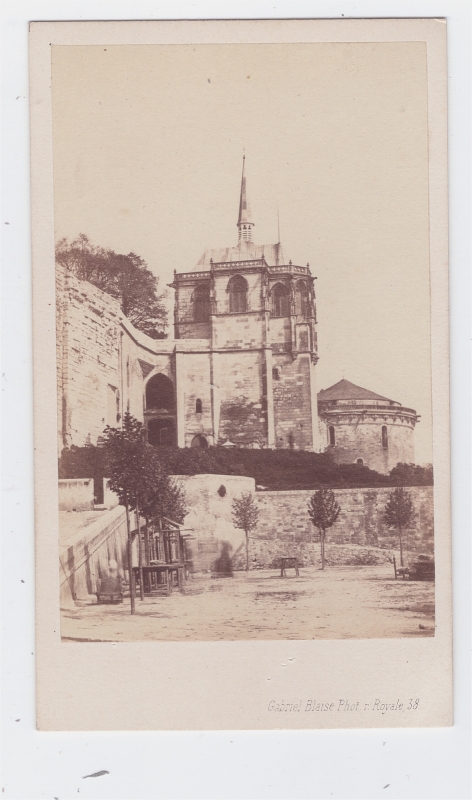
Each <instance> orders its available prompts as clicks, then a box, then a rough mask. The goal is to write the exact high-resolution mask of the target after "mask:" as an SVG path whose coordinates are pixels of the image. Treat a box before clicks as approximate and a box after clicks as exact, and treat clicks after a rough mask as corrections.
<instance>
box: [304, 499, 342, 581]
mask: <svg viewBox="0 0 472 800" xmlns="http://www.w3.org/2000/svg"><path fill="white" fill-rule="evenodd" d="M340 511H341V508H340V506H339V504H338V503H337V502H336V497H335V496H334V492H332V491H331V489H319V490H318V491H317V492H315V494H314V495H313V496H312V497H311V498H310V502H309V504H308V514H309V517H310V519H311V521H312V523H313V525H315V527H317V528H318V530H319V532H320V544H321V569H324V568H325V539H326V531H327V529H328V528H331V527H332V525H334V523H335V522H336V520H337V518H338V516H339V512H340Z"/></svg>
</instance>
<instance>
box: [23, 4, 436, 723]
mask: <svg viewBox="0 0 472 800" xmlns="http://www.w3.org/2000/svg"><path fill="white" fill-rule="evenodd" d="M445 45H446V26H445V22H444V20H425V19H417V20H393V19H389V20H387V19H385V20H360V19H358V20H347V19H346V20H340V19H339V20H315V19H311V20H308V19H307V20H298V21H297V20H278V21H276V20H220V21H218V20H200V21H198V20H193V21H190V20H189V21H185V20H175V21H163V20H161V21H157V20H156V21H143V20H141V21H135V22H121V21H120V22H83V23H79V22H75V21H71V22H65V21H64V22H51V23H49V22H44V23H43V22H38V23H32V24H31V26H30V85H31V100H30V114H31V197H32V248H33V249H32V260H33V296H34V302H33V329H34V333H33V339H34V437H35V541H36V566H35V570H36V571H35V575H36V648H37V709H38V717H37V719H38V726H39V728H40V729H41V730H68V731H70V730H87V731H92V730H96V731H99V730H117V731H133V730H140V731H142V730H151V731H152V730H161V731H166V730H218V729H219V730H235V729H244V730H257V729H259V730H260V729H262V730H277V729H286V728H287V729H298V730H303V729H306V728H321V729H323V728H331V729H335V728H354V729H355V728H381V727H395V726H397V727H408V728H419V727H426V726H438V725H440V726H447V725H449V724H451V720H452V650H451V642H452V610H451V591H452V580H451V527H450V463H449V448H450V438H449V404H448V403H449V400H448V396H449V395H448V392H449V388H448V387H449V383H448V381H449V347H448V324H449V310H448V239H447V231H448V227H447V226H448V209H447V157H446V156H447V147H446V144H447V137H446V132H447V129H446V121H447V116H446V98H447V93H446V88H447V87H446V80H447V69H446V63H447V62H446V47H445ZM164 687H165V688H164ZM118 695H119V696H123V697H124V696H125V695H126V699H125V700H124V702H122V703H118V704H117V703H116V702H114V698H116V696H118Z"/></svg>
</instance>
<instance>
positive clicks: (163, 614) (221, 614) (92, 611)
mask: <svg viewBox="0 0 472 800" xmlns="http://www.w3.org/2000/svg"><path fill="white" fill-rule="evenodd" d="M292 574H293V573H292V570H290V571H289V575H290V577H287V578H281V577H280V575H279V573H278V571H277V570H257V571H254V572H249V574H248V575H246V573H244V572H236V573H235V574H234V577H233V578H216V579H215V578H211V576H210V575H207V574H199V575H195V576H194V577H193V578H192V577H191V578H189V580H188V581H187V584H186V587H185V591H184V592H178V591H177V590H174V592H173V593H172V595H171V596H170V597H166V596H158V597H152V598H151V597H147V598H146V599H145V600H144V602H142V601H141V600H139V598H137V599H136V614H135V615H134V616H131V614H130V608H129V598H127V597H125V599H124V602H123V604H122V605H115V606H113V605H97V604H95V603H93V604H92V603H90V604H87V605H81V606H71V607H67V608H63V609H62V611H61V615H62V624H61V633H62V637H63V639H66V640H76V641H97V642H98V641H113V642H117V641H218V640H224V639H226V640H245V639H246V640H248V639H366V638H399V637H413V636H433V635H434V583H430V582H415V581H403V580H395V579H394V577H393V567H392V565H391V564H386V565H381V566H360V567H352V566H348V567H330V568H327V569H326V570H325V571H321V570H319V569H317V568H316V567H306V568H303V569H301V570H300V577H298V578H297V577H291V575H292Z"/></svg>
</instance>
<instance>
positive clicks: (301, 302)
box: [295, 281, 308, 317]
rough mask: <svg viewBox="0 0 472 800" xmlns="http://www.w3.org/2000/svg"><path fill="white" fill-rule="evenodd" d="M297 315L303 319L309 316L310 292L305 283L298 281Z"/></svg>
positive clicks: (296, 294) (296, 296) (296, 291)
mask: <svg viewBox="0 0 472 800" xmlns="http://www.w3.org/2000/svg"><path fill="white" fill-rule="evenodd" d="M295 313H296V314H299V315H300V316H302V317H306V316H307V315H308V292H307V288H306V283H304V281H298V283H297V285H296V288H295Z"/></svg>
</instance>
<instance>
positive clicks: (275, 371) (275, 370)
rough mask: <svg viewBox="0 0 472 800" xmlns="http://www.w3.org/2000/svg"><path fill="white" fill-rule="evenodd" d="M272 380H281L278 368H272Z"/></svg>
mask: <svg viewBox="0 0 472 800" xmlns="http://www.w3.org/2000/svg"><path fill="white" fill-rule="evenodd" d="M272 380H273V381H279V380H280V372H279V370H278V368H277V367H272Z"/></svg>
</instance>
